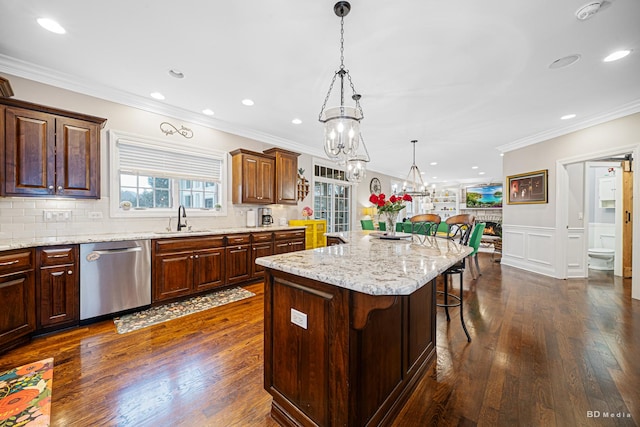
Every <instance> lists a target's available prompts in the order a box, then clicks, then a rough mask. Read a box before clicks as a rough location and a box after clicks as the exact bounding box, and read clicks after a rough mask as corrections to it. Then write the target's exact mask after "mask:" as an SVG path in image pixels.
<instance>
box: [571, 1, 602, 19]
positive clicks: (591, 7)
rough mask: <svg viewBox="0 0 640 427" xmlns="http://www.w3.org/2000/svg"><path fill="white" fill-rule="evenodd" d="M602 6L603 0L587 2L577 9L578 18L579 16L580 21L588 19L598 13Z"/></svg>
mask: <svg viewBox="0 0 640 427" xmlns="http://www.w3.org/2000/svg"><path fill="white" fill-rule="evenodd" d="M601 7H602V2H601V1H593V2H591V3H587V4H585V5H584V6H582V7H581V8H580V9H578V10H577V11H576V18H578V20H579V21H586V20H587V19H589V18H591V17H592V16H593V15H595V14H596V13H598V12H599V11H600V8H601Z"/></svg>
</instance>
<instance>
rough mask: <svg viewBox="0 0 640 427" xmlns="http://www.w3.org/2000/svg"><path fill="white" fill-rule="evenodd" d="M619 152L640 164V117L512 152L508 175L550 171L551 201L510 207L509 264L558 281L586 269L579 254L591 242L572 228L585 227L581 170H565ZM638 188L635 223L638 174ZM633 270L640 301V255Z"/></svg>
mask: <svg viewBox="0 0 640 427" xmlns="http://www.w3.org/2000/svg"><path fill="white" fill-rule="evenodd" d="M617 152H633V153H634V157H635V161H636V162H635V164H636V165H637V164H638V162H639V161H640V113H636V114H631V115H628V116H626V117H622V118H619V119H616V120H611V121H609V122H606V123H602V124H599V125H595V126H592V127H589V128H586V129H583V130H580V131H576V132H572V133H570V134H567V135H563V136H560V137H557V138H553V139H550V140H547V141H544V142H541V143H538V144H535V145H531V146H528V147H524V148H520V149H516V150H513V151H509V152H506V153H505V155H504V158H503V171H504V173H505V175H506V176H508V175H515V174H519V173H524V172H530V171H536V170H541V169H548V171H549V188H548V200H549V202H548V203H545V204H534V205H508V204H505V205H504V207H503V219H504V224H503V239H504V241H503V258H502V262H503V264H506V265H513V266H516V267H520V268H524V269H527V270H531V271H534V272H538V273H542V274H547V275H550V276H553V277H558V278H566V277H572V271H573V270H575V271H577V270H580V268H581V266H579V265H572V264H573V263H575V262H577V261H576V257H577V256H578V253H580V256H582V253H584V252H582V249H581V248H583V247H584V246H585V244H584V242H578V243H575V242H577V240H576V239H577V238H578V237H579V234H580V232H579V230H574V229H572V227H574V228H578V229H583V228H584V224H581V223H580V222H579V221H578V220H577V212H579V211H581V210H582V209H583V207H582V206H583V205H584V201H583V200H582V199H581V198H580V197H578V196H577V194H579V192H580V185H579V184H575V182H574V179H572V178H571V177H572V176H575V174H576V173H579V172H578V171H576V170H574V169H573V168H571V167H567V168H566V169H565V166H566V165H572V164H574V163H579V162H585V161H587V160H590V159H595V158H598V157H603V156H604V155H607V154H608V155H611V154H615V153H617ZM636 169H637V166H636ZM559 174H560V175H561V176H558V175H559ZM633 187H634V188H633V203H634V209H633V210H634V214H633V215H634V216H633V222H634V223H635V224H640V173H638V172H636V173H635V175H634V184H633ZM559 193H560V194H559ZM578 240H579V239H578ZM633 246H634V249H635V250H636V253H637V252H638V251H640V226H636V227H635V228H634V230H633ZM633 270H635V272H636V273H635V276H634V278H633V280H632V295H633V297H634V298H637V299H640V257H637V256H636V257H634V262H633Z"/></svg>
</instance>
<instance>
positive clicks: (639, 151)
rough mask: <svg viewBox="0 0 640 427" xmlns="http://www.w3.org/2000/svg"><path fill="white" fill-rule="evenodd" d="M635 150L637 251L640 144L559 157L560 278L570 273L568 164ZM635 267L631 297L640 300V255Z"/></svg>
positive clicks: (639, 245)
mask: <svg viewBox="0 0 640 427" xmlns="http://www.w3.org/2000/svg"><path fill="white" fill-rule="evenodd" d="M628 153H632V154H633V160H634V164H633V168H634V174H633V218H632V221H633V224H634V227H633V241H632V245H633V247H634V248H635V249H636V254H637V252H638V251H640V171H638V170H637V165H638V163H640V144H635V145H627V146H621V147H615V148H610V149H607V150H602V151H597V152H592V153H584V154H580V155H578V156H573V157H568V158H564V159H559V160H557V161H556V236H557V244H558V252H557V254H558V264H557V270H556V271H557V277H558V278H559V279H566V278H567V276H568V274H567V271H568V268H569V266H568V265H567V247H568V239H569V238H568V230H567V227H568V225H569V175H568V173H567V169H566V168H565V166H566V165H569V164H571V163H579V162H586V161H589V160H594V159H598V158H603V157H612V156H619V155H624V154H628ZM631 268H632V270H633V278H632V279H631V297H632V298H635V299H638V300H640V256H637V255H636V256H634V257H633V260H632V265H631Z"/></svg>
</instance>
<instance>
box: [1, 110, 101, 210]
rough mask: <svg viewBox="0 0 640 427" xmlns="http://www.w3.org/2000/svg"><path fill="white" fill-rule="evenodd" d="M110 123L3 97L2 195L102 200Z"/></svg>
mask: <svg viewBox="0 0 640 427" xmlns="http://www.w3.org/2000/svg"><path fill="white" fill-rule="evenodd" d="M105 121H106V119H102V118H99V117H93V116H88V115H84V114H78V113H73V112H69V111H64V110H59V109H54V108H50V107H45V106H42V105H37V104H31V103H28V102H24V101H18V100H14V99H5V98H0V168H2V170H1V172H2V178H3V179H2V185H1V186H0V195H3V196H43V197H44V196H46V197H51V196H64V197H74V198H94V199H98V198H100V127H101V126H103V125H104V123H105Z"/></svg>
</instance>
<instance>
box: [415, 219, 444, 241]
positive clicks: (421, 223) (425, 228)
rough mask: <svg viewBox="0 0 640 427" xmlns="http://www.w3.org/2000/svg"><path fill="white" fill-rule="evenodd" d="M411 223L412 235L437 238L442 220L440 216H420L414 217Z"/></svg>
mask: <svg viewBox="0 0 640 427" xmlns="http://www.w3.org/2000/svg"><path fill="white" fill-rule="evenodd" d="M409 221H411V233H412V234H422V235H426V236H435V235H436V232H437V231H438V227H439V226H440V222H442V218H440V215H438V214H419V215H414V216H412V217H411V219H410V220H409Z"/></svg>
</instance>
